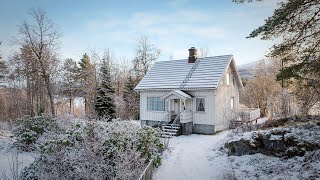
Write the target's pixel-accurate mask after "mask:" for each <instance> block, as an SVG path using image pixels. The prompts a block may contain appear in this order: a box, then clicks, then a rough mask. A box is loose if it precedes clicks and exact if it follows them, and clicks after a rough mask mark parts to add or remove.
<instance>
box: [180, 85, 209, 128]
mask: <svg viewBox="0 0 320 180" xmlns="http://www.w3.org/2000/svg"><path fill="white" fill-rule="evenodd" d="M185 92H186V93H188V94H190V95H191V96H193V99H192V112H193V123H194V124H206V125H213V124H214V105H215V103H214V93H213V92H214V90H197V91H185ZM196 98H204V99H205V111H204V112H197V111H196ZM189 107H190V106H189Z"/></svg>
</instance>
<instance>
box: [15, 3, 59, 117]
mask: <svg viewBox="0 0 320 180" xmlns="http://www.w3.org/2000/svg"><path fill="white" fill-rule="evenodd" d="M29 15H30V16H31V17H32V20H33V21H32V22H31V23H30V22H27V21H24V22H23V23H22V24H21V25H20V26H19V31H18V32H19V36H18V37H17V38H16V39H15V40H16V42H17V43H18V44H20V45H21V46H23V47H27V48H28V50H30V53H31V54H32V60H34V62H33V63H34V64H36V65H37V67H38V68H39V69H37V72H36V73H38V74H39V75H40V76H41V77H42V78H43V82H44V85H45V88H46V91H47V97H48V99H49V102H50V109H51V114H52V116H55V107H54V99H53V83H52V74H53V73H54V71H55V68H56V65H57V62H58V60H57V58H56V52H57V47H58V43H59V38H60V37H61V34H60V33H59V31H58V29H57V26H56V25H55V24H54V23H53V22H52V21H51V20H50V19H49V18H48V17H47V15H46V12H45V11H43V10H41V9H32V10H31V11H30V13H29Z"/></svg>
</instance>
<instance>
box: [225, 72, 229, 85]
mask: <svg viewBox="0 0 320 180" xmlns="http://www.w3.org/2000/svg"><path fill="white" fill-rule="evenodd" d="M226 80H227V85H229V84H230V74H229V73H227V77H226Z"/></svg>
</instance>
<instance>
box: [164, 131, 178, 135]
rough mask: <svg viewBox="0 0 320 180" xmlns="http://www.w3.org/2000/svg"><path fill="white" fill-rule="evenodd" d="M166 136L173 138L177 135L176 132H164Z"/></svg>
mask: <svg viewBox="0 0 320 180" xmlns="http://www.w3.org/2000/svg"><path fill="white" fill-rule="evenodd" d="M163 134H164V135H171V136H175V135H177V133H175V132H163Z"/></svg>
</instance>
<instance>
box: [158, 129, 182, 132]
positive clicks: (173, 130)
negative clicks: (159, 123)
mask: <svg viewBox="0 0 320 180" xmlns="http://www.w3.org/2000/svg"><path fill="white" fill-rule="evenodd" d="M178 131H179V129H162V132H175V133H177V132H178Z"/></svg>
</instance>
